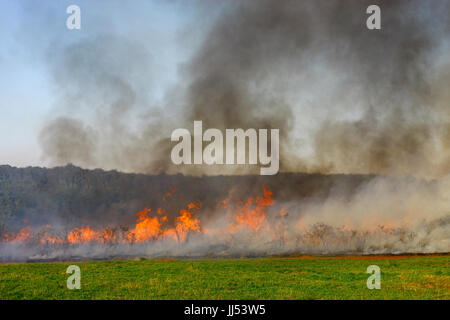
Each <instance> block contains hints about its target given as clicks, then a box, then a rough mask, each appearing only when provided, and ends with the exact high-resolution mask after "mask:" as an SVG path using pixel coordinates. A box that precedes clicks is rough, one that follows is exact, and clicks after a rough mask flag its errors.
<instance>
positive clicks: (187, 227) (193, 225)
mask: <svg viewBox="0 0 450 320" xmlns="http://www.w3.org/2000/svg"><path fill="white" fill-rule="evenodd" d="M199 208H201V205H196V204H194V203H190V204H189V205H188V210H184V209H182V210H181V211H180V216H179V217H178V218H177V226H176V234H177V235H178V241H181V242H183V241H185V240H186V237H187V234H188V232H190V231H194V232H200V221H199V219H197V218H192V215H193V212H192V211H190V210H193V209H199Z"/></svg>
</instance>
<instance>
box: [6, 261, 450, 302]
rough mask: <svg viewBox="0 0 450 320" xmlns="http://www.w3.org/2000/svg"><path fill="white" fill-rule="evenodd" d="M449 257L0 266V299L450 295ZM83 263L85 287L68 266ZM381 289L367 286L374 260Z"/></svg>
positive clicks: (119, 262) (369, 297)
mask: <svg viewBox="0 0 450 320" xmlns="http://www.w3.org/2000/svg"><path fill="white" fill-rule="evenodd" d="M449 261H450V256H449V255H441V256H404V257H394V258H392V257H381V256H380V257H358V256H356V257H296V258H241V259H201V260H195V259H194V260H186V259H180V260H177V259H137V260H120V261H96V262H73V263H69V262H64V263H61V262H54V263H24V264H0V299H447V300H448V299H449V298H450V271H449ZM70 264H76V265H78V266H79V267H80V268H81V289H80V290H69V289H67V288H66V279H67V278H68V277H69V275H68V274H66V272H65V271H66V268H67V267H68V266H69V265H70ZM372 264H375V265H378V266H379V267H380V268H381V289H380V290H369V289H367V287H366V280H367V278H368V277H369V274H367V273H366V268H367V267H368V266H369V265H372Z"/></svg>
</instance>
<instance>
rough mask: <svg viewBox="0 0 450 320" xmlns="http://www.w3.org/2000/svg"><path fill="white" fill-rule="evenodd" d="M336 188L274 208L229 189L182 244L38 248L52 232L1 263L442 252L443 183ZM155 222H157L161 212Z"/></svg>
mask: <svg viewBox="0 0 450 320" xmlns="http://www.w3.org/2000/svg"><path fill="white" fill-rule="evenodd" d="M336 188H338V184H336V185H334V188H332V189H331V190H330V191H329V194H328V196H327V197H326V200H325V201H323V200H322V199H320V198H318V197H317V195H312V196H311V197H308V198H306V199H303V200H298V199H294V200H291V201H283V200H279V199H278V198H279V197H276V196H275V197H274V198H273V200H274V201H273V202H272V198H271V196H270V195H269V196H268V195H266V194H264V198H262V196H261V197H260V198H252V200H250V201H249V200H247V199H241V200H242V201H235V200H234V199H233V198H234V197H235V195H233V194H234V190H230V191H229V196H228V198H227V199H226V200H227V201H226V205H225V206H221V205H220V204H221V203H219V204H218V206H216V207H215V208H213V207H206V208H203V207H202V208H200V207H198V208H199V209H198V211H197V210H195V212H194V214H193V216H192V218H193V219H199V220H198V221H199V229H198V230H196V229H195V228H193V229H191V230H190V231H187V232H186V237H185V238H184V240H183V241H177V239H176V238H173V237H170V236H167V237H162V238H155V237H154V236H151V237H148V238H147V240H146V241H144V242H135V243H132V242H129V241H117V240H113V241H106V242H102V241H99V240H92V241H86V242H84V241H83V242H81V243H66V242H64V243H48V242H47V243H46V241H44V242H42V241H40V240H41V239H43V238H42V235H46V236H48V235H50V236H51V237H55V236H56V235H57V234H58V233H57V232H56V233H55V232H53V233H52V232H50V231H51V230H50V229H45V230H41V231H40V232H38V233H35V234H34V235H31V236H30V237H29V238H27V239H24V240H20V241H14V239H13V238H11V239H10V241H9V242H3V243H0V257H2V258H1V259H2V260H3V261H24V260H25V261H33V260H34V261H36V260H66V259H86V258H89V259H105V258H113V257H140V256H145V257H167V256H172V257H201V256H214V257H217V256H268V255H289V254H402V253H437V252H448V248H449V246H450V237H449V235H450V198H449V197H448V194H449V193H448V192H449V190H450V180H449V178H448V177H447V178H446V179H443V180H441V181H440V182H431V183H425V182H424V181H420V180H415V179H409V180H398V179H393V178H383V177H377V178H374V179H370V180H367V181H366V182H364V183H363V184H361V185H360V186H359V187H358V188H357V190H356V192H355V193H354V194H351V195H349V194H347V195H343V194H342V191H341V190H338V189H336ZM155 211H156V210H155ZM154 216H155V217H161V216H160V213H155V214H154ZM237 217H238V218H237ZM152 219H154V218H152ZM152 219H150V220H148V221H145V220H138V221H141V222H142V221H143V222H142V225H141V226H143V227H144V229H142V230H141V231H140V232H142V231H145V230H147V232H148V231H149V230H150V229H145V227H146V226H147V227H148V226H150V225H151V224H152V222H154V221H155V220H152ZM161 221H164V219H161ZM108 227H111V226H108ZM131 228H132V227H130V229H128V230H132V229H131ZM104 230H108V229H104ZM109 230H113V229H109ZM121 230H122V231H123V230H124V229H122V227H121ZM185 230H187V229H185ZM91 231H92V230H91ZM122 231H121V232H122ZM152 232H153V229H152ZM39 234H40V236H39ZM127 234H128V235H130V234H131V233H127ZM139 234H140V235H141V236H142V235H143V234H142V233H139ZM152 234H153V233H152ZM125 238H128V237H125Z"/></svg>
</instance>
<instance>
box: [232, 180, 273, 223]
mask: <svg viewBox="0 0 450 320" xmlns="http://www.w3.org/2000/svg"><path fill="white" fill-rule="evenodd" d="M263 194H264V197H258V196H256V197H255V198H249V199H248V200H247V202H246V203H244V205H243V206H242V207H241V208H239V209H237V210H236V215H235V217H234V218H235V220H236V223H237V224H235V225H233V226H232V227H231V228H232V230H231V231H232V232H237V230H238V229H240V228H243V227H247V228H249V229H250V230H253V231H258V230H259V229H260V228H261V227H262V226H263V224H264V222H265V221H266V213H265V208H266V207H269V206H272V205H273V198H272V191H270V190H269V189H267V188H266V187H263Z"/></svg>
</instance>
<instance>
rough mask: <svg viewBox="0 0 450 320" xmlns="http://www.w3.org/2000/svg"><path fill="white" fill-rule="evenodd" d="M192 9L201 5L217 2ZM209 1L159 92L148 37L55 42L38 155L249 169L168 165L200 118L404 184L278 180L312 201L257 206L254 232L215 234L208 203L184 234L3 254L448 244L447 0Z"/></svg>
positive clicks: (214, 215)
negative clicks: (370, 10)
mask: <svg viewBox="0 0 450 320" xmlns="http://www.w3.org/2000/svg"><path fill="white" fill-rule="evenodd" d="M371 4H378V5H379V6H380V7H381V18H382V23H381V25H382V28H381V30H368V29H367V28H366V26H365V24H366V19H367V17H368V15H367V14H366V13H365V12H366V8H367V7H368V6H369V5H371ZM195 5H196V6H198V7H199V8H200V11H201V10H203V11H201V12H202V13H204V14H208V12H209V10H212V9H211V7H210V6H209V5H207V4H205V3H203V2H200V1H199V2H195ZM215 10H218V11H215ZM215 10H212V11H214V15H212V16H213V18H210V20H209V21H208V23H205V24H202V23H201V22H192V21H191V22H190V24H188V25H187V29H186V30H184V31H183V33H182V34H180V37H182V36H183V35H186V34H189V37H188V41H186V40H184V42H183V40H182V39H181V38H180V39H179V41H181V43H182V44H183V45H185V46H188V45H190V43H188V42H189V40H192V39H193V38H196V37H197V38H198V39H200V40H199V41H193V43H194V44H193V46H194V47H193V48H190V50H191V52H190V54H187V55H186V57H185V59H184V60H183V61H179V65H178V66H177V75H176V77H175V79H174V81H173V83H170V85H167V86H166V87H164V88H163V89H161V88H160V87H159V86H158V76H159V75H160V74H161V73H162V71H161V68H159V67H158V59H160V58H161V57H160V56H158V54H155V53H157V51H154V50H153V48H152V41H151V40H150V41H149V40H148V38H147V34H146V33H145V32H143V33H142V32H141V33H138V34H136V35H134V34H133V35H130V36H128V37H126V38H125V37H122V36H119V35H117V34H115V33H114V34H113V33H107V32H106V33H103V34H96V35H91V36H86V37H82V38H80V39H79V40H78V41H77V42H75V43H72V44H70V45H55V44H53V45H52V47H51V53H50V54H49V58H48V61H49V68H50V71H51V75H52V77H53V79H54V84H55V93H56V96H57V102H58V103H57V108H58V116H55V117H52V118H51V119H48V122H47V123H46V124H45V126H44V128H43V129H42V131H41V134H40V142H41V145H42V150H43V156H44V159H46V161H48V163H50V164H52V165H63V164H66V163H68V162H72V163H74V164H76V165H80V166H83V167H86V168H97V167H100V168H104V169H118V170H121V171H125V172H140V173H151V174H155V173H170V174H172V173H183V174H193V175H201V174H208V175H217V174H230V173H231V174H250V173H253V172H254V171H253V170H254V169H256V168H253V167H251V166H174V165H173V164H172V163H171V160H170V150H171V147H172V146H173V145H171V142H170V141H169V139H170V134H171V132H172V130H173V129H176V128H188V129H189V130H191V132H192V126H193V121H194V120H202V121H203V124H204V127H205V128H219V129H225V128H243V129H247V128H257V129H258V128H267V129H270V128H279V129H280V144H281V145H280V167H281V171H285V172H287V171H291V172H308V173H327V174H328V173H345V174H355V173H364V174H378V175H388V176H401V177H403V179H402V180H395V179H394V180H392V178H382V177H378V178H374V179H372V180H371V181H369V182H368V183H367V184H366V185H364V186H359V187H358V188H357V189H356V190H354V193H352V194H351V195H348V194H346V195H343V194H342V190H341V189H340V188H341V187H342V188H345V189H346V190H347V188H349V187H348V185H345V183H344V186H339V185H335V186H333V188H334V189H333V190H331V191H329V190H328V189H327V183H328V182H327V181H326V179H325V180H324V181H323V182H321V183H319V184H320V187H323V188H322V189H321V188H320V187H317V186H316V185H307V186H304V185H301V184H289V181H288V180H286V185H287V188H288V189H289V188H291V189H295V188H306V189H307V188H315V189H314V190H315V191H314V192H311V197H310V198H308V199H301V200H300V199H294V200H292V199H290V200H289V201H283V200H280V199H278V200H277V199H276V202H275V205H274V207H273V208H271V209H270V210H269V209H268V212H267V221H266V223H268V224H269V225H270V226H271V228H265V227H264V226H262V227H261V229H260V230H259V231H258V233H256V234H255V233H252V232H248V230H245V231H242V232H236V233H234V234H233V235H232V236H230V235H229V234H222V233H221V232H220V229H221V228H222V227H223V226H224V225H226V224H227V223H229V219H232V216H233V210H232V209H229V210H225V211H223V210H222V211H220V210H218V209H209V208H207V209H204V210H203V211H202V213H201V216H200V219H203V220H204V221H202V222H204V223H205V228H206V230H208V229H209V230H213V231H211V232H210V233H208V232H204V233H198V234H193V235H191V236H190V237H189V241H186V242H185V243H182V244H180V243H176V242H173V241H172V240H162V241H158V242H156V243H152V244H135V245H129V244H115V245H110V246H108V245H103V244H98V243H97V244H80V245H78V246H76V247H70V248H60V249H55V248H52V249H51V250H49V251H45V250H44V251H43V252H42V251H36V250H31V249H26V250H31V251H26V250H25V249H23V248H22V249H23V250H24V251H22V249H20V248H15V249H13V250H12V249H10V248H11V246H13V245H14V246H16V244H12V243H8V244H3V245H2V248H1V249H0V252H1V253H2V254H1V256H2V257H8V254H10V255H19V256H20V255H21V252H26V253H25V254H24V255H22V257H25V258H26V257H28V258H29V257H31V256H33V257H35V258H36V259H40V258H42V259H46V258H51V259H53V258H58V257H62V258H70V257H88V258H95V257H103V258H104V257H106V256H109V255H110V256H140V255H144V256H204V255H208V254H214V255H241V254H243V255H270V254H289V253H299V252H300V253H366V254H367V253H405V252H414V253H425V252H448V248H449V234H450V229H449V227H450V224H449V214H450V203H449V199H448V192H449V191H450V186H449V182H448V175H449V174H450V105H449V103H450V93H449V90H448V88H449V87H450V72H449V70H450V55H449V53H448V52H449V48H450V41H449V40H450V39H449V37H448V34H449V31H450V22H449V21H448V16H449V15H450V3H449V2H448V1H444V0H442V1H440V0H436V1H433V4H430V3H426V2H424V1H420V0H413V1H406V0H404V1H403V0H398V1H389V2H387V1H357V2H355V1H353V2H351V3H343V2H342V1H338V0H323V1H322V0H316V1H294V0H292V1H290V0H284V1H273V0H254V1H243V0H242V1H227V2H224V3H223V4H222V5H221V6H220V9H215ZM197 18H198V17H197ZM197 20H198V21H200V19H197ZM190 30H192V33H195V35H192V34H190ZM199 30H201V31H199ZM161 91H162V92H163V93H162V94H161ZM408 176H415V177H421V178H426V179H436V180H430V182H429V183H426V184H423V182H420V183H419V182H417V181H416V180H414V179H410V178H408ZM221 179H223V177H221ZM203 181H205V180H203ZM221 181H224V180H220V182H221ZM220 182H219V183H217V184H215V185H214V189H215V191H217V192H218V191H222V188H223V186H222V185H221V183H220ZM249 184H251V183H247V184H246V183H241V184H237V185H236V186H235V192H234V193H237V194H239V193H240V195H242V194H244V192H243V189H245V188H246V187H248V185H249ZM254 185H256V183H254V184H253V183H252V187H253V186H254ZM189 188H190V189H195V190H200V187H199V186H195V185H193V186H190V187H189ZM197 188H198V189H197ZM223 190H225V189H223ZM225 191H229V190H225ZM328 191H329V192H328ZM181 192H183V190H181ZM283 192H284V191H282V190H280V195H282V193H283ZM327 192H328V193H327ZM324 194H325V196H324ZM318 195H320V196H318ZM324 198H325V200H324ZM241 200H244V201H245V199H242V198H241ZM282 209H283V210H285V211H286V212H287V215H284V214H283V215H282V214H280V212H281V210H282ZM230 217H231V218H230ZM17 257H18V256H15V258H12V259H18V258H17Z"/></svg>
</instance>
